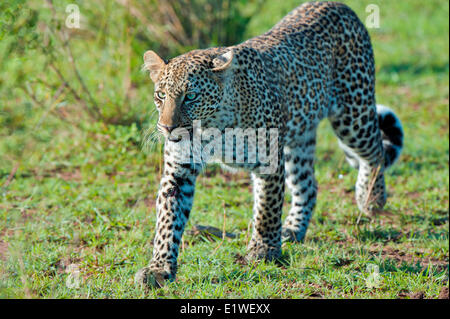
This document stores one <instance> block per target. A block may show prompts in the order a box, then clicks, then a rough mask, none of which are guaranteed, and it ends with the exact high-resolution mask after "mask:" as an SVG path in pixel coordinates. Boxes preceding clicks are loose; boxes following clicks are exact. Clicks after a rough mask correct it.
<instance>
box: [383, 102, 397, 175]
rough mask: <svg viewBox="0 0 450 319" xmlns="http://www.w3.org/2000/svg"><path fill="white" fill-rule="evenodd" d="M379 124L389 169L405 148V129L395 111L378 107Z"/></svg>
mask: <svg viewBox="0 0 450 319" xmlns="http://www.w3.org/2000/svg"><path fill="white" fill-rule="evenodd" d="M377 114H378V123H379V127H380V130H381V137H382V140H383V148H384V165H385V168H388V167H389V166H391V165H392V164H394V163H395V161H396V160H397V159H398V158H399V156H400V153H401V152H402V148H403V127H402V123H401V122H400V120H399V118H398V117H397V115H395V113H394V111H392V110H391V109H390V108H388V107H387V106H384V105H380V104H378V105H377Z"/></svg>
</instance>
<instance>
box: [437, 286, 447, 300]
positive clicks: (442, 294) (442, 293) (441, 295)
mask: <svg viewBox="0 0 450 319" xmlns="http://www.w3.org/2000/svg"><path fill="white" fill-rule="evenodd" d="M438 298H439V299H449V297H448V287H442V289H441V291H440V292H439V297H438Z"/></svg>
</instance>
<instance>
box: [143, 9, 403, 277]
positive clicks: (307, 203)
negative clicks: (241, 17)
mask: <svg viewBox="0 0 450 319" xmlns="http://www.w3.org/2000/svg"><path fill="white" fill-rule="evenodd" d="M144 62H145V68H146V69H147V70H149V71H150V76H151V78H152V80H153V81H154V82H155V92H156V93H155V103H156V105H157V107H158V110H159V114H160V117H159V123H158V128H159V129H160V131H161V132H162V133H163V134H164V135H165V136H166V142H165V151H164V160H165V164H164V172H163V177H162V179H161V184H160V189H159V192H158V197H157V203H156V210H157V224H156V235H155V239H154V242H153V244H154V246H153V258H152V260H151V262H150V265H149V266H148V267H146V268H144V269H142V270H141V271H140V272H139V273H138V274H137V277H136V278H137V280H138V281H139V282H141V283H142V282H144V283H147V284H151V285H153V286H161V285H162V284H163V283H164V281H166V280H173V279H174V278H175V274H176V270H177V256H178V248H179V245H180V241H181V236H182V234H183V230H184V227H185V224H186V222H187V220H188V218H189V214H190V210H191V207H192V201H193V197H194V190H195V181H196V177H197V175H198V174H199V173H200V171H201V168H202V166H203V164H196V163H195V161H194V160H193V159H191V161H190V162H189V163H186V162H184V163H181V161H180V160H179V159H180V158H181V157H182V155H183V151H182V150H181V149H182V148H181V146H180V143H179V142H178V141H177V140H176V138H175V139H174V138H173V134H172V133H173V131H174V130H176V128H179V127H183V128H189V129H191V130H192V123H193V121H194V120H201V121H202V127H203V128H208V127H215V128H218V129H220V130H221V131H224V130H225V128H236V127H238V128H243V129H247V128H254V129H257V128H261V127H264V128H276V129H277V130H278V132H279V137H278V141H279V144H278V149H277V150H276V152H275V154H276V155H277V167H276V170H275V172H274V173H272V174H261V173H259V172H258V170H257V168H258V167H259V166H260V165H261V163H258V162H257V163H253V164H250V163H232V164H230V165H231V166H234V167H238V168H244V169H247V170H248V171H250V172H251V174H252V179H253V185H254V208H253V213H254V217H253V235H252V238H251V241H250V243H249V246H248V258H250V259H268V260H270V259H273V258H277V257H279V256H280V253H281V243H282V240H289V241H296V242H298V241H302V240H303V238H304V236H305V233H306V230H307V227H308V223H309V221H310V219H311V215H312V212H313V209H314V206H315V203H316V194H317V182H316V180H315V177H314V153H315V144H316V128H317V126H318V124H319V122H320V121H321V120H322V119H323V118H326V117H327V118H328V119H329V120H330V122H331V124H332V127H333V129H334V132H335V133H336V135H337V137H338V139H339V144H340V145H341V146H342V148H343V149H344V151H345V153H346V155H347V158H348V161H349V162H350V163H351V164H352V165H353V166H355V167H357V168H358V170H359V173H358V180H357V183H356V199H357V203H358V207H359V209H361V210H362V211H369V212H373V211H376V210H377V209H379V208H381V207H383V205H384V204H385V201H386V192H385V182H384V171H385V169H386V167H387V166H389V165H390V164H392V163H393V161H394V160H395V159H396V158H397V157H398V155H399V153H400V150H401V147H402V143H403V131H402V129H401V125H400V122H399V120H398V118H397V117H396V116H395V114H394V113H393V112H392V111H390V110H388V109H387V108H383V107H379V108H378V109H377V107H376V102H375V68H374V57H373V51H372V46H371V42H370V38H369V34H368V32H367V30H366V29H365V27H364V25H363V24H362V23H361V21H360V20H359V19H358V17H357V16H356V14H355V13H354V12H353V11H352V10H351V9H350V8H348V7H347V6H345V5H343V4H340V3H336V2H311V3H306V4H303V5H301V6H299V7H297V8H296V9H294V10H293V11H292V12H291V13H289V14H288V15H287V16H286V17H285V18H284V19H282V20H281V21H280V22H279V23H278V24H277V25H275V26H274V27H273V28H272V29H271V30H270V31H268V32H267V33H265V34H263V35H260V36H257V37H255V38H252V39H250V40H248V41H245V42H243V43H241V44H238V45H235V46H232V47H222V48H210V49H205V50H194V51H191V52H188V53H186V54H183V55H181V56H178V57H176V58H174V59H171V60H169V61H164V60H162V59H161V58H159V57H158V56H157V55H156V53H154V52H153V51H148V52H147V53H146V54H145V56H144ZM234 152H235V153H236V154H237V153H239V152H243V149H241V148H239V147H236V148H235V149H234ZM236 154H235V155H236ZM285 183H286V184H287V186H288V188H289V190H290V192H291V193H292V203H291V208H290V210H289V213H288V215H287V217H286V219H285V221H284V224H283V225H282V221H281V213H282V206H283V200H284V185H285Z"/></svg>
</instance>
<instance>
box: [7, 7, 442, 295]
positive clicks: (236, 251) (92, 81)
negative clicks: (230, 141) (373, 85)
mask: <svg viewBox="0 0 450 319" xmlns="http://www.w3.org/2000/svg"><path fill="white" fill-rule="evenodd" d="M345 2H346V3H348V4H349V5H350V6H351V7H352V8H353V9H354V10H355V11H356V12H357V14H358V15H359V16H360V17H361V19H362V20H363V21H364V19H365V17H366V13H365V10H364V9H365V7H366V5H367V4H369V3H376V4H378V5H379V7H380V17H381V20H380V22H381V27H380V29H370V30H369V32H370V34H371V37H372V41H373V45H374V49H375V58H376V63H377V100H378V102H379V103H382V104H385V105H388V106H391V107H392V108H393V109H394V110H395V111H396V112H397V113H398V115H399V117H400V118H401V120H402V122H403V125H404V130H405V136H406V138H405V148H404V152H403V154H402V157H401V158H400V160H399V162H398V163H397V164H396V165H395V166H394V167H393V168H392V169H390V170H389V172H388V173H387V176H386V179H387V181H386V182H387V187H388V192H389V198H388V203H387V205H386V209H385V212H384V213H383V214H380V215H378V216H376V217H374V218H369V217H368V216H362V218H361V221H360V223H359V225H357V223H356V221H357V219H358V216H359V212H358V210H357V207H356V204H355V201H354V182H355V180H356V174H357V172H356V171H355V170H352V169H351V168H350V167H349V166H348V165H347V164H346V163H345V160H344V156H343V153H342V152H341V151H340V150H339V149H338V146H337V141H336V138H335V137H334V136H333V134H332V131H331V128H330V125H329V123H328V122H326V121H324V122H323V123H322V124H321V127H320V129H319V136H318V149H317V154H316V155H317V164H316V177H317V180H318V183H319V195H318V201H317V207H316V210H315V213H314V216H313V218H312V222H311V225H310V227H309V230H308V233H307V238H306V241H305V242H304V243H303V244H286V245H284V246H283V255H282V258H281V259H280V260H279V261H277V262H273V263H259V264H245V263H244V262H242V258H241V257H242V256H243V255H245V246H246V242H247V241H248V238H249V236H250V234H249V232H248V224H249V222H250V220H251V211H252V209H251V207H252V191H251V184H250V180H249V177H248V175H247V174H246V173H239V174H237V175H231V174H230V173H224V172H222V171H221V170H220V169H219V168H218V167H215V166H210V167H208V168H207V170H206V172H204V173H203V174H202V175H201V176H200V177H199V180H198V187H197V191H196V195H195V202H194V207H193V210H192V214H191V218H190V220H189V222H188V225H187V229H188V230H189V229H191V228H192V226H194V225H196V224H201V225H210V226H214V227H217V228H220V229H222V227H223V226H224V217H223V216H224V210H225V213H226V220H225V228H226V230H227V231H229V232H233V233H235V234H236V235H237V237H236V238H234V239H228V238H227V239H225V241H224V242H223V243H221V240H220V239H217V240H212V241H211V240H208V238H207V237H205V236H195V235H191V234H187V235H185V236H184V243H183V247H182V249H181V250H180V257H179V270H178V275H177V280H176V281H175V282H174V283H171V284H169V285H168V286H167V287H164V288H163V289H160V290H153V291H149V292H146V291H144V290H142V289H141V288H138V287H135V286H134V284H133V277H134V274H135V273H136V272H137V270H138V269H140V268H142V267H144V266H146V264H147V263H148V261H149V260H150V257H151V252H152V244H151V243H152V238H153V235H154V230H155V218H156V216H155V207H154V206H155V196H156V191H157V188H158V183H159V177H160V166H161V156H160V150H159V149H158V147H157V148H156V149H155V150H152V151H149V152H147V153H145V152H143V151H142V150H141V147H140V142H141V130H142V125H145V124H150V125H151V124H152V122H151V121H150V122H149V123H145V122H142V121H141V122H139V121H138V122H137V124H132V125H128V124H127V125H117V124H116V125H112V124H105V123H103V122H101V121H98V122H94V121H91V120H83V121H79V122H76V123H77V125H74V124H72V122H71V121H65V120H62V119H61V118H59V117H57V116H54V112H53V111H51V112H50V111H48V110H49V109H50V108H51V107H54V106H48V105H46V104H44V105H46V106H47V107H48V109H45V108H39V107H38V106H37V105H36V104H35V103H34V102H33V101H32V100H31V99H30V97H29V96H28V95H26V94H25V93H24V91H23V90H20V89H18V88H11V90H7V89H8V79H15V78H20V77H24V75H23V74H22V75H21V74H19V73H20V72H24V74H25V75H28V76H30V77H39V76H40V74H42V73H39V72H43V71H44V72H45V70H41V69H40V68H41V66H40V65H39V63H37V62H39V61H41V59H43V57H42V56H40V55H38V54H37V53H35V51H33V50H31V49H30V50H28V51H26V52H25V55H22V56H14V57H13V58H11V59H8V61H6V60H3V62H4V63H0V65H1V68H0V79H1V80H0V85H1V86H2V87H0V92H2V94H1V99H2V102H1V106H0V185H1V186H2V188H1V189H0V191H1V193H0V297H1V298H156V297H158V298H160V297H162V298H219V297H220V298H398V297H401V298H412V297H414V296H416V295H417V293H423V296H424V297H425V298H437V297H438V296H439V294H440V292H441V291H442V290H443V289H444V288H445V287H447V289H448V285H449V283H448V280H449V252H448V250H449V221H448V220H449V172H448V168H449V64H448V60H449V50H448V49H449V47H448V35H449V23H448V15H449V5H448V2H447V1H427V2H426V3H425V4H424V3H423V1H418V0H417V1H410V0H408V1H406V0H401V1H375V2H374V1H356V0H355V1H345ZM297 3H298V1H293V0H286V1H281V2H280V1H267V2H266V4H265V6H263V7H262V9H261V10H260V11H259V12H258V14H257V15H256V16H255V17H253V18H252V20H251V22H250V24H249V26H248V29H247V37H251V36H254V35H258V34H260V33H262V32H264V31H265V30H267V29H269V28H270V27H271V26H272V25H273V24H274V23H276V22H277V21H278V20H279V19H280V18H281V17H282V16H283V15H284V14H285V13H287V12H288V11H289V10H291V9H292V8H294V7H295V6H296V5H297ZM108 12H109V11H108ZM111 12H112V13H111V14H112V15H113V17H115V18H120V12H118V11H115V10H111ZM105 23H106V22H105ZM118 28H119V26H118ZM102 37H106V36H105V35H101V34H99V35H98V37H97V38H95V37H94V38H92V37H87V38H86V39H82V40H83V41H85V44H84V46H81V45H80V46H77V43H78V42H76V43H75V45H74V52H75V53H76V55H77V56H79V57H80V60H79V63H80V68H83V67H84V66H85V65H84V64H83V63H84V62H83V61H86V63H91V64H90V65H91V66H92V65H95V64H96V63H97V62H96V61H97V60H96V61H93V60H92V56H91V55H89V54H83V50H85V49H86V48H87V47H89V46H91V47H92V48H96V49H99V48H100V47H101V46H102V45H103V44H104V41H107V40H105V39H103V40H102V39H101V38H102ZM120 37H122V35H120V36H119V38H120ZM124 37H125V36H124ZM106 38H107V37H106ZM125 39H126V37H125ZM119 40H120V39H117V41H119ZM79 41H81V40H79ZM102 41H103V42H102ZM133 41H134V40H133ZM136 41H137V40H136ZM4 43H5V42H2V44H0V52H3V51H2V50H4V46H5V44H4ZM106 45H107V47H108V48H109V49H110V50H113V48H114V47H115V43H114V42H113V43H107V44H106ZM131 45H132V46H133V45H134V42H132V44H131ZM140 45H142V44H140V43H137V44H136V45H135V47H139V46H140ZM119 47H120V46H119ZM108 48H105V50H107V49H108ZM120 48H121V47H120ZM99 50H100V49H99ZM142 50H143V49H142ZM137 51H138V53H139V54H141V53H142V52H143V51H142V52H141V49H140V48H138V49H137ZM27 52H28V53H27ZM99 52H100V53H99V54H103V53H101V52H106V51H99ZM133 52H134V51H133ZM33 54H36V56H35V57H36V60H35V61H34V64H33V61H30V59H27V57H28V58H30V57H33ZM117 54H118V55H120V53H117ZM139 61H140V56H139V55H138V54H137V53H132V58H131V66H130V68H136V69H137V71H136V72H135V73H133V75H132V83H133V84H134V85H135V91H134V93H133V94H132V95H131V97H130V105H131V106H132V107H131V108H130V109H131V110H133V111H134V112H135V113H133V116H134V117H133V118H137V119H147V117H148V116H149V114H150V113H152V111H153V108H154V106H153V104H152V102H150V99H151V94H150V92H151V87H150V80H148V79H146V75H145V74H143V73H140V72H139V70H138V69H139V64H140V63H141V62H139ZM22 62H23V65H22ZM120 63H121V62H118V64H120ZM86 65H89V64H86ZM66 67H67V66H66ZM67 68H68V67H67ZM112 69H114V68H113V67H112V66H107V69H106V71H105V72H106V73H107V74H108V78H105V79H104V81H105V82H104V86H105V87H106V89H105V90H113V91H114V88H121V87H122V85H123V83H122V79H121V73H120V72H117V74H116V77H113V75H112V74H111V72H113V71H112ZM63 70H65V69H64V67H63ZM96 71H98V69H96V67H93V69H92V71H91V73H88V74H86V83H87V85H88V87H89V88H91V89H92V90H93V91H95V90H96V88H97V84H98V79H97V78H96V77H100V76H101V77H103V76H104V75H102V74H101V75H99V73H97V74H95V72H96ZM133 72H134V71H133ZM21 81H25V79H23V80H21ZM24 83H25V82H24ZM36 90H37V92H36V94H37V97H38V98H39V99H43V100H48V99H51V98H52V97H53V96H54V94H55V91H45V90H44V89H43V88H42V87H41V86H36ZM99 94H100V93H99ZM101 94H103V93H101ZM105 94H106V93H105ZM113 102H114V103H116V102H117V103H122V101H121V99H120V96H119V97H117V101H112V102H111V103H112V104H114V103H113ZM57 103H59V104H58V106H56V108H64V107H67V110H68V111H67V112H68V113H69V115H68V117H69V119H70V116H75V115H77V114H78V113H77V112H74V111H73V109H71V108H70V107H71V106H74V105H76V104H75V102H74V101H73V100H71V99H69V98H65V96H62V97H61V99H60V100H58V101H57ZM57 103H55V104H57ZM137 105H139V107H137ZM80 114H81V113H80ZM14 168H17V171H16V172H15V174H14V178H12V179H9V175H10V173H11V172H12V171H14ZM340 175H341V176H340ZM6 185H7V186H6ZM288 198H289V195H287V199H288ZM287 209H288V205H287V201H286V205H285V208H284V211H285V212H286V211H287ZM70 265H76V267H77V268H78V270H79V278H80V284H79V287H73V286H71V285H67V283H69V284H70V283H71V278H70V276H71V275H70V274H69V269H70V268H71V267H74V266H70ZM374 268H376V269H378V277H377V280H375V284H373V278H374V274H373V269H374ZM72 276H73V275H72ZM70 287H71V288H70Z"/></svg>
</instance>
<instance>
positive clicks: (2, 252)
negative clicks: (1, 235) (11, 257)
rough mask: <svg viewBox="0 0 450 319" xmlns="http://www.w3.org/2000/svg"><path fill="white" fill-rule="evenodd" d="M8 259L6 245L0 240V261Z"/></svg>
mask: <svg viewBox="0 0 450 319" xmlns="http://www.w3.org/2000/svg"><path fill="white" fill-rule="evenodd" d="M7 258H8V243H6V242H4V241H3V240H1V239H0V259H1V260H3V261H6V259H7Z"/></svg>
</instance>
